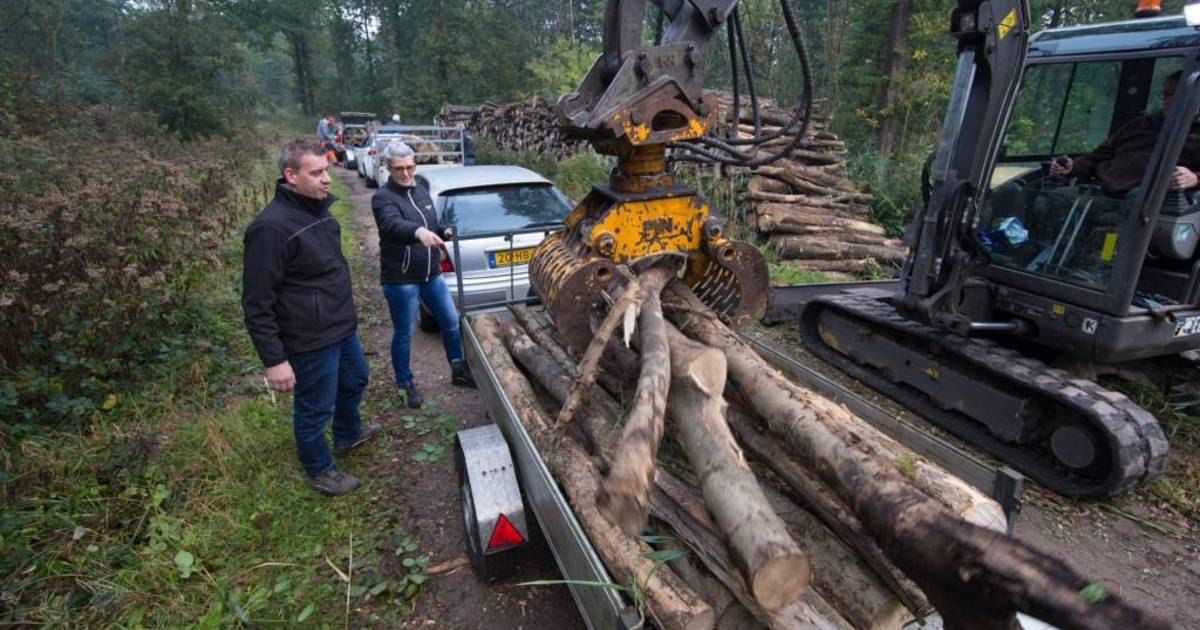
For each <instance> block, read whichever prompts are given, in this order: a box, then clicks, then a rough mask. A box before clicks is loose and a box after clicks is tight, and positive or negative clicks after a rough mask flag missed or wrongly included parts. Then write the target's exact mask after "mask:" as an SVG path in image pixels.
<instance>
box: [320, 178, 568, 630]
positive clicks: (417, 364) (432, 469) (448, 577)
mask: <svg viewBox="0 0 1200 630" xmlns="http://www.w3.org/2000/svg"><path fill="white" fill-rule="evenodd" d="M332 172H333V173H334V174H335V176H336V177H337V178H338V179H340V180H341V181H342V182H343V183H344V184H346V186H347V187H349V188H350V190H351V196H350V202H351V204H352V205H353V208H354V218H355V220H356V223H357V224H356V225H354V226H353V231H354V233H355V234H356V235H357V236H358V240H359V242H358V243H357V244H356V245H357V251H356V252H353V253H352V254H353V257H354V258H355V260H352V261H351V265H352V266H353V267H355V268H356V270H357V271H363V270H365V272H364V273H357V272H356V274H355V275H356V277H355V294H356V295H355V299H356V302H357V306H358V311H359V320H360V328H359V335H360V338H361V339H362V342H363V347H364V348H366V349H367V359H368V361H369V362H370V364H371V385H370V389H369V391H368V394H367V396H368V399H369V400H374V401H376V402H378V401H386V399H388V398H391V399H393V400H394V401H395V403H396V404H395V406H394V408H393V409H392V410H390V411H389V412H388V414H387V415H388V418H387V420H388V427H389V428H388V432H389V434H390V438H391V448H392V450H393V452H395V453H396V457H394V458H392V459H391V460H390V461H389V462H388V463H386V464H383V465H382V466H381V467H380V469H379V470H375V471H373V472H372V474H374V475H377V476H378V477H377V478H382V479H387V480H388V486H390V487H389V488H388V490H387V491H385V492H383V493H381V496H382V497H386V500H388V501H394V502H395V503H396V504H397V505H396V506H395V507H396V512H397V513H398V514H400V515H410V516H409V517H408V518H406V519H405V522H406V523H407V524H408V526H407V530H408V534H409V535H410V536H412V537H413V538H414V539H415V541H416V542H417V544H418V546H419V548H420V549H421V551H422V552H423V553H427V554H428V555H429V556H430V558H431V560H430V565H431V566H432V565H435V564H438V563H442V562H446V561H451V560H454V559H456V558H462V557H463V533H462V521H461V511H460V508H459V499H458V476H457V474H456V473H455V471H454V460H453V457H452V456H451V454H450V452H449V449H447V451H446V453H445V455H444V456H442V457H441V458H440V460H439V461H436V462H416V461H412V459H411V457H410V453H413V452H416V451H418V450H419V449H420V448H421V447H422V445H423V444H425V443H429V442H430V439H429V437H428V435H429V434H422V432H421V428H420V427H419V426H417V427H406V426H405V425H406V423H405V421H404V417H405V416H408V417H410V418H411V417H413V414H411V413H410V412H409V411H408V410H407V409H404V408H403V407H401V406H400V404H399V397H398V396H397V394H396V387H395V379H394V376H393V374H392V368H391V363H390V359H389V356H388V352H387V348H388V347H389V344H390V342H391V334H392V328H391V319H390V318H389V316H388V311H387V303H386V302H385V301H384V299H383V294H382V293H381V292H380V290H379V280H378V278H379V276H378V274H379V235H378V233H377V231H376V229H375V221H374V219H373V217H372V216H371V195H372V194H373V193H374V192H375V191H374V190H372V189H369V188H367V187H366V186H365V184H364V183H363V182H364V180H361V179H359V178H358V177H356V176H355V173H354V172H353V171H346V170H344V169H340V168H334V169H333V171H332ZM348 254H351V253H350V252H348ZM412 370H413V373H414V374H415V375H416V379H417V383H418V385H419V386H420V387H421V391H422V393H423V394H424V395H425V398H426V401H427V402H426V410H425V411H426V413H425V414H423V415H424V416H426V417H429V416H430V415H431V413H430V412H431V409H436V410H438V411H440V412H442V413H444V414H447V415H449V416H452V417H453V418H456V419H457V420H458V425H459V428H469V427H473V426H478V425H480V424H484V423H486V422H489V420H488V419H487V417H486V413H487V412H486V410H485V408H484V404H483V400H482V399H481V398H480V396H479V393H478V392H477V391H475V390H471V389H464V388H461V387H454V386H452V385H451V384H450V369H449V367H448V365H447V363H446V355H445V352H444V351H443V350H442V345H441V338H440V337H439V336H438V335H437V334H436V333H434V334H430V333H424V332H421V331H420V330H418V331H416V332H415V333H414V338H413V348H412ZM383 406H384V407H387V406H388V405H383ZM410 423H411V421H410ZM531 518H532V517H531ZM559 579H562V577H561V575H560V574H559V572H558V568H557V566H556V565H555V562H554V558H553V557H552V556H551V554H550V552H549V550H548V549H547V548H546V547H545V545H544V543H539V544H538V545H537V546H535V547H534V548H532V549H530V551H529V553H528V554H527V556H526V558H525V560H524V562H523V563H522V564H521V565H520V566H519V567H518V569H517V572H516V573H515V574H514V575H513V576H512V577H510V578H509V579H506V580H504V581H503V582H501V583H499V584H492V585H488V584H485V583H483V582H481V581H480V580H479V579H478V578H476V577H475V574H474V573H473V572H472V570H471V568H470V567H469V566H464V567H462V568H458V569H456V570H453V571H449V572H446V573H442V574H439V575H434V576H432V577H431V579H430V580H429V582H428V583H427V586H426V591H425V593H424V594H422V595H421V596H420V597H419V598H418V600H417V605H416V609H415V610H414V612H413V614H411V615H410V616H409V617H408V619H407V621H406V622H405V624H404V625H405V627H411V628H438V629H443V628H447V629H460V628H461V629H464V630H466V629H472V630H474V629H476V628H505V629H513V630H517V629H521V628H526V629H529V628H536V629H539V630H546V629H550V628H553V629H554V630H572V629H575V628H584V627H585V626H584V624H583V621H582V619H581V618H580V616H579V612H578V610H577V609H576V607H575V603H574V600H572V598H571V595H570V592H569V591H568V589H567V588H566V587H565V586H519V584H520V583H521V582H528V581H533V580H559Z"/></svg>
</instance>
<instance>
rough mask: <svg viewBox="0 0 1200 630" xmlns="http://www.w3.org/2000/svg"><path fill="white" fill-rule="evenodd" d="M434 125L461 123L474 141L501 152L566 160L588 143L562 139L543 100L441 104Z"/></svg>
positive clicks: (549, 106)
mask: <svg viewBox="0 0 1200 630" xmlns="http://www.w3.org/2000/svg"><path fill="white" fill-rule="evenodd" d="M436 120H437V122H438V124H442V125H454V124H455V123H458V122H462V123H464V124H465V125H466V127H467V129H468V130H470V131H471V133H473V134H475V137H476V139H478V140H486V141H488V142H491V143H492V144H495V145H496V146H498V147H500V148H502V149H508V150H510V151H529V152H534V153H541V154H547V155H553V156H554V157H555V158H556V159H560V160H562V159H566V158H569V157H571V156H572V155H575V154H576V153H578V152H580V151H583V150H586V149H587V147H588V144H587V143H586V142H580V141H578V140H570V139H568V138H566V137H564V136H563V133H562V130H561V128H560V127H559V124H558V120H557V118H555V114H554V104H553V103H551V102H550V101H547V100H546V99H544V98H540V97H533V98H530V99H528V100H525V101H518V102H515V103H505V104H503V105H498V104H496V103H493V102H491V101H487V102H485V103H484V104H482V105H480V106H478V107H474V108H471V107H468V106H465V105H444V106H443V107H442V110H441V112H440V113H439V114H438V116H437V118H436Z"/></svg>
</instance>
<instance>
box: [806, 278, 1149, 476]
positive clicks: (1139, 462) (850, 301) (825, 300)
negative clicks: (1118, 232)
mask: <svg viewBox="0 0 1200 630" xmlns="http://www.w3.org/2000/svg"><path fill="white" fill-rule="evenodd" d="M828 308H832V309H835V310H837V311H840V312H841V313H842V315H843V316H847V315H848V316H849V317H850V318H852V319H856V320H858V321H860V322H864V323H866V324H868V325H873V326H877V327H879V328H882V329H886V331H887V332H889V333H890V335H891V336H892V337H893V338H896V339H899V338H901V337H903V338H906V339H909V340H915V341H919V342H921V343H932V344H937V345H939V346H940V347H941V348H943V349H944V350H943V352H949V353H952V354H954V355H955V356H956V357H957V358H958V359H960V360H962V361H963V362H964V363H966V364H969V365H972V366H974V367H976V368H979V369H982V370H985V371H987V372H990V373H993V374H995V375H996V376H997V377H1000V378H1002V379H1003V380H1005V381H1007V382H1008V383H1009V384H1010V385H1014V386H1016V387H1017V388H1019V389H1022V390H1025V391H1027V392H1029V393H1030V394H1031V397H1039V398H1043V399H1049V400H1052V401H1054V402H1057V403H1059V404H1061V405H1065V406H1067V407H1070V408H1072V409H1074V410H1075V411H1076V412H1078V414H1079V415H1080V416H1081V417H1082V418H1084V419H1087V420H1088V421H1090V422H1091V423H1092V426H1093V427H1095V428H1096V429H1097V430H1099V431H1100V432H1101V434H1103V435H1104V436H1105V437H1106V438H1107V439H1108V446H1109V448H1110V449H1112V448H1113V447H1114V446H1115V447H1116V448H1115V452H1114V453H1112V454H1113V457H1112V468H1111V472H1110V474H1109V476H1108V477H1107V478H1106V479H1096V478H1088V477H1084V476H1081V475H1078V474H1075V473H1073V472H1072V471H1071V470H1070V469H1068V468H1067V467H1066V466H1063V465H1061V464H1059V463H1057V462H1056V461H1055V460H1054V458H1053V457H1052V456H1051V455H1050V454H1049V447H1048V446H1046V445H1045V441H1042V442H1038V443H1035V444H1033V445H1029V446H1022V445H1017V444H1013V443H1010V442H1006V441H1003V440H1001V439H999V438H997V437H995V436H994V435H992V433H991V432H990V431H989V430H988V429H987V427H986V426H985V425H983V424H982V423H980V422H978V421H976V420H973V419H971V418H969V417H968V416H966V415H963V414H961V413H958V412H955V411H948V410H944V409H941V408H940V407H938V406H937V405H936V404H934V403H933V401H931V400H930V399H929V398H928V397H927V396H926V395H925V394H924V393H922V392H918V391H917V390H915V389H911V388H909V387H904V386H900V385H898V384H896V383H893V382H891V381H888V380H886V379H884V378H883V377H882V376H880V375H879V374H878V373H877V372H876V371H874V370H873V369H871V368H869V367H866V366H862V365H860V364H858V363H856V362H855V361H854V360H853V359H851V358H850V357H848V356H846V355H844V354H842V353H840V352H838V351H836V350H834V349H832V348H829V347H828V346H826V345H825V344H824V342H822V340H821V338H820V336H819V334H818V333H817V330H816V325H815V322H817V320H818V316H819V314H820V310H821V309H828ZM800 329H801V334H802V336H803V338H804V342H805V344H806V345H808V346H809V348H810V349H811V350H813V351H814V352H815V353H816V354H817V355H818V356H820V357H821V358H822V359H824V360H826V361H828V362H830V363H832V364H834V365H835V366H837V367H838V368H839V369H841V370H843V371H845V372H847V373H849V374H851V375H852V376H854V377H856V378H858V379H859V380H861V381H863V382H865V383H866V384H868V385H870V386H871V387H873V388H875V389H878V390H880V391H882V392H883V393H885V394H887V395H888V396H890V397H893V398H895V399H897V400H898V401H899V402H901V403H903V404H904V405H905V406H907V407H909V408H910V409H912V410H913V411H914V412H916V413H918V414H919V415H921V416H922V417H924V418H926V419H928V420H930V421H931V422H933V423H934V424H937V425H939V426H941V427H942V428H944V429H946V430H947V431H949V432H950V433H952V434H954V435H955V436H957V437H959V438H960V439H962V440H965V441H966V442H968V443H970V444H972V445H974V446H976V447H978V448H981V449H983V450H984V451H987V452H988V453H991V454H992V455H993V456H994V457H997V458H999V459H1001V460H1003V461H1005V462H1007V463H1009V464H1010V465H1012V466H1013V467H1014V468H1016V469H1018V470H1020V471H1021V472H1023V473H1025V474H1026V475H1028V476H1029V477H1030V478H1032V479H1034V480H1036V481H1037V482H1039V483H1041V484H1042V485H1044V486H1046V487H1047V488H1049V489H1050V490H1053V491H1054V492H1057V493H1059V494H1063V495H1065V496H1070V497H1075V498H1102V497H1108V496H1115V495H1119V494H1122V493H1124V492H1126V491H1128V490H1130V489H1131V488H1133V487H1135V486H1137V485H1140V484H1142V483H1145V482H1147V481H1149V480H1151V479H1153V478H1154V477H1157V476H1158V475H1160V474H1161V473H1162V472H1163V468H1164V466H1165V465H1166V459H1167V439H1166V436H1165V435H1164V434H1163V431H1162V427H1161V426H1159V424H1158V420H1157V419H1155V417H1154V416H1153V415H1151V414H1150V413H1149V412H1148V411H1146V410H1145V409H1143V408H1142V407H1140V406H1138V405H1137V404H1135V403H1134V402H1133V401H1132V400H1130V399H1129V398H1128V397H1127V396H1125V395H1124V394H1121V393H1120V392H1114V391H1112V390H1109V389H1105V388H1104V387H1101V386H1100V385H1099V384H1097V383H1096V382H1094V381H1089V380H1086V379H1080V378H1076V377H1074V376H1073V375H1071V374H1070V373H1068V372H1066V371H1064V370H1060V369H1056V368H1051V367H1050V366H1048V365H1046V364H1045V363H1042V362H1041V361H1038V360H1037V359H1033V358H1030V357H1027V356H1025V355H1023V354H1021V353H1020V352H1017V351H1016V350H1013V349H1011V348H1005V347H1004V346H1001V345H999V344H997V343H996V342H994V341H991V340H989V339H979V338H973V337H963V336H960V335H955V334H952V333H949V332H946V331H942V330H938V329H935V328H932V327H929V326H926V325H924V324H921V323H920V322H916V321H914V320H911V319H909V318H907V317H904V316H902V315H900V314H899V313H897V312H896V310H895V308H893V307H892V306H891V305H890V304H888V303H887V302H884V301H882V300H880V299H878V298H876V297H873V296H870V295H855V294H853V293H842V294H834V295H827V296H821V297H819V298H816V299H814V300H812V301H811V302H810V303H809V305H808V307H807V308H806V309H805V312H804V316H803V318H802V320H801V324H800Z"/></svg>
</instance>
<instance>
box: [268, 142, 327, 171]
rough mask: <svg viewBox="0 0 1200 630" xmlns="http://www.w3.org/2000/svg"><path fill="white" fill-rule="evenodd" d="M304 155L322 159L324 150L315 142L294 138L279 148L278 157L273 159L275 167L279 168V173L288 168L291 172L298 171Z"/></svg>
mask: <svg viewBox="0 0 1200 630" xmlns="http://www.w3.org/2000/svg"><path fill="white" fill-rule="evenodd" d="M306 155H315V156H317V157H322V158H323V157H325V149H324V148H322V147H321V144H320V143H318V142H317V141H316V140H309V139H307V138H296V139H295V140H291V141H289V142H286V143H284V145H283V146H282V147H279V155H278V156H277V157H276V158H275V165H276V166H278V167H279V172H280V173H283V172H284V171H285V170H287V169H289V168H290V169H292V170H293V171H295V170H299V169H300V159H301V158H303V157H304V156H306Z"/></svg>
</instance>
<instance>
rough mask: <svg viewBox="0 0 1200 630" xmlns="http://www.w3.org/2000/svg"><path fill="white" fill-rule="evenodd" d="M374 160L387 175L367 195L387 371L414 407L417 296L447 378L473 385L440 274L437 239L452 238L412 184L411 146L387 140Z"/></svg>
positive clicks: (425, 195)
mask: <svg viewBox="0 0 1200 630" xmlns="http://www.w3.org/2000/svg"><path fill="white" fill-rule="evenodd" d="M379 159H381V160H383V162H384V164H387V166H388V172H389V173H390V175H389V177H388V183H387V184H386V185H385V186H383V187H381V188H380V189H379V191H378V192H376V193H375V196H374V197H372V198H371V211H372V212H373V213H374V214H375V225H376V226H378V228H379V276H380V278H379V279H380V282H381V284H382V285H383V295H384V297H385V298H387V302H388V310H389V311H390V312H391V316H392V369H393V370H394V371H395V374H396V385H397V386H398V387H399V388H400V389H401V390H402V391H404V392H405V396H406V398H407V402H408V406H409V407H411V408H413V409H417V408H420V406H421V404H422V403H423V402H424V398H423V397H422V396H421V392H420V391H418V390H417V385H416V383H415V382H414V380H413V373H412V369H411V368H410V367H409V354H410V350H411V346H412V333H413V326H414V325H415V323H416V319H417V300H418V299H420V300H421V302H422V303H424V304H425V308H426V309H428V310H429V312H430V313H432V314H433V317H434V319H436V320H437V323H438V328H439V329H441V331H442V345H443V347H444V348H445V350H446V359H447V360H448V361H449V362H450V382H452V383H454V384H455V385H461V386H464V387H475V380H474V379H473V378H472V377H471V372H470V370H468V369H467V364H466V361H464V356H463V349H462V337H461V336H460V334H459V329H458V310H457V309H456V308H455V307H454V301H453V300H452V299H451V298H450V291H449V289H447V287H446V283H445V281H444V280H443V279H442V275H441V274H442V268H441V258H442V256H443V255H445V249H444V245H443V241H442V239H443V238H452V237H453V234H452V230H450V229H449V228H447V229H445V230H443V229H442V227H441V226H440V225H438V220H437V210H435V209H434V207H433V200H432V199H431V198H430V197H429V193H428V192H426V191H425V190H424V189H422V188H420V187H418V186H414V185H413V175H414V174H415V173H416V168H417V166H416V159H415V157H414V155H413V150H412V148H410V147H409V146H408V145H407V144H405V143H403V142H398V141H393V142H392V143H391V144H389V145H388V146H387V147H385V148H384V150H383V151H382V152H381V154H380V156H379Z"/></svg>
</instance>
